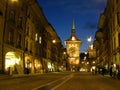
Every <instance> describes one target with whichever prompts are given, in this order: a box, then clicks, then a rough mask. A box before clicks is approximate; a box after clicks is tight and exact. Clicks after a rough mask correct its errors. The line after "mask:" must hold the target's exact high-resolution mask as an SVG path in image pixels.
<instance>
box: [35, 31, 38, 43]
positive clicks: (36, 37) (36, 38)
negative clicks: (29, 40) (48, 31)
mask: <svg viewBox="0 0 120 90" xmlns="http://www.w3.org/2000/svg"><path fill="white" fill-rule="evenodd" d="M35 41H38V34H37V33H36V34H35Z"/></svg>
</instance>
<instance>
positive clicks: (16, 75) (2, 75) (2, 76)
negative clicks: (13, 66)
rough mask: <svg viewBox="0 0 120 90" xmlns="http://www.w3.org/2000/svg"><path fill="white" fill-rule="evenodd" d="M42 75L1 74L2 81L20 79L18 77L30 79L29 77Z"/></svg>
mask: <svg viewBox="0 0 120 90" xmlns="http://www.w3.org/2000/svg"><path fill="white" fill-rule="evenodd" d="M41 74H42V73H36V74H13V75H5V74H0V80H3V79H11V78H18V77H28V76H34V75H41Z"/></svg>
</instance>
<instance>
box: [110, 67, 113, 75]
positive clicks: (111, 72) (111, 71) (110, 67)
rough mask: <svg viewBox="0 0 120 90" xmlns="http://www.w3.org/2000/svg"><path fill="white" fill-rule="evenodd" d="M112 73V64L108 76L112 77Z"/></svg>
mask: <svg viewBox="0 0 120 90" xmlns="http://www.w3.org/2000/svg"><path fill="white" fill-rule="evenodd" d="M112 73H113V71H112V66H111V67H110V76H111V77H112Z"/></svg>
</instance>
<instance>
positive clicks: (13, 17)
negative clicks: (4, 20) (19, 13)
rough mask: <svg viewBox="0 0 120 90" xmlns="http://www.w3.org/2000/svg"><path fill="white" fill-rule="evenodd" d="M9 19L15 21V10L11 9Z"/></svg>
mask: <svg viewBox="0 0 120 90" xmlns="http://www.w3.org/2000/svg"><path fill="white" fill-rule="evenodd" d="M9 19H10V21H12V22H15V11H14V10H11V11H10V15H9Z"/></svg>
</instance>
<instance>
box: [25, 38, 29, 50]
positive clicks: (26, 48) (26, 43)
mask: <svg viewBox="0 0 120 90" xmlns="http://www.w3.org/2000/svg"><path fill="white" fill-rule="evenodd" d="M25 51H28V41H27V40H25Z"/></svg>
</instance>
